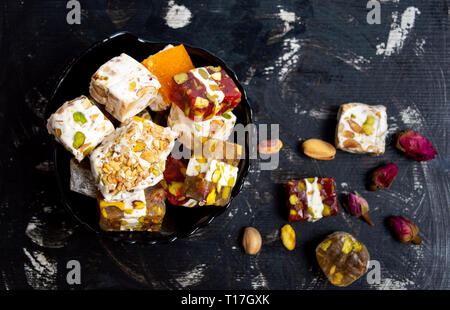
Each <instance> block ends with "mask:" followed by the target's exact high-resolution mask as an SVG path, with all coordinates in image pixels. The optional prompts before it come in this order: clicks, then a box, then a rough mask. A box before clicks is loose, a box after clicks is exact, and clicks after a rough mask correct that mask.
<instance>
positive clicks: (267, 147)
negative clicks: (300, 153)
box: [258, 139, 283, 154]
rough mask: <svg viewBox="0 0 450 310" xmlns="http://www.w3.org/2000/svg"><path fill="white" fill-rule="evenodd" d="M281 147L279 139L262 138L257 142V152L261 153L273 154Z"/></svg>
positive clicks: (281, 143)
mask: <svg viewBox="0 0 450 310" xmlns="http://www.w3.org/2000/svg"><path fill="white" fill-rule="evenodd" d="M282 147H283V142H281V140H280V139H275V140H264V141H261V142H260V143H259V144H258V152H259V153H261V154H275V153H278V152H279V151H280V149H281V148H282Z"/></svg>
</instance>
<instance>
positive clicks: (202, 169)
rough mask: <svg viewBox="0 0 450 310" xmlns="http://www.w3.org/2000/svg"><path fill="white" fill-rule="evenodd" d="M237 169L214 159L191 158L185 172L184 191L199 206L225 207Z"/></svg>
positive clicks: (234, 182)
mask: <svg viewBox="0 0 450 310" xmlns="http://www.w3.org/2000/svg"><path fill="white" fill-rule="evenodd" d="M237 174H238V168H237V167H235V166H232V165H230V164H227V163H226V162H223V161H219V160H216V159H209V160H207V159H205V158H196V157H193V158H191V159H190V160H189V164H188V167H187V170H186V180H185V184H184V190H185V193H186V196H187V197H190V198H192V199H195V200H197V201H199V205H200V206H203V205H216V206H225V205H226V204H227V203H228V202H229V201H230V197H231V191H232V189H233V187H234V185H235V184H236V180H237Z"/></svg>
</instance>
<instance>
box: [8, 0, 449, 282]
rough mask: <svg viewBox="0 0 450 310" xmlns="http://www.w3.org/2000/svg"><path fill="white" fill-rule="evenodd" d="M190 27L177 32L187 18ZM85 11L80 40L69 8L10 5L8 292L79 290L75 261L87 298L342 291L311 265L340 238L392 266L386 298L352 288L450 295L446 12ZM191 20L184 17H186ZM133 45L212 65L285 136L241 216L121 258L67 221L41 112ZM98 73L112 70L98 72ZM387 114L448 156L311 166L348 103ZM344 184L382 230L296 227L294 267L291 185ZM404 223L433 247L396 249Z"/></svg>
mask: <svg viewBox="0 0 450 310" xmlns="http://www.w3.org/2000/svg"><path fill="white" fill-rule="evenodd" d="M175 2H176V3H177V4H179V5H183V6H184V7H186V8H187V9H188V10H189V11H190V12H191V14H192V16H191V17H190V19H189V20H188V22H187V25H186V26H184V27H180V28H171V27H170V26H169V24H170V23H168V22H167V18H166V15H167V13H168V10H169V9H170V8H171V7H173V5H175ZM175 2H173V1H171V2H164V1H161V2H157V1H151V2H148V1H118V0H111V1H82V20H81V25H68V24H67V23H66V14H67V12H68V10H67V9H66V8H65V4H66V3H65V1H56V0H54V1H51V0H50V1H27V0H23V1H12V0H7V1H3V2H2V4H1V5H0V10H1V11H0V30H1V31H0V62H1V68H2V70H0V85H2V88H1V89H0V102H1V105H0V106H1V110H0V137H1V138H0V146H1V149H2V152H1V153H0V154H1V161H0V177H1V179H2V182H1V186H0V193H1V195H2V199H1V201H0V222H1V223H2V225H0V236H1V237H0V248H2V250H3V253H2V255H1V256H0V287H1V288H5V289H21V288H35V289H57V288H69V285H67V283H66V280H65V275H66V263H67V261H69V260H71V259H77V260H79V261H80V263H81V266H82V284H81V285H79V286H76V287H75V288H80V289H91V288H155V289H164V288H170V289H182V288H189V289H191V288H192V289H195V288H198V289H334V288H335V287H333V286H332V285H331V284H330V283H328V281H327V280H326V278H325V277H324V276H323V275H322V273H321V271H320V269H319V267H318V265H317V263H316V261H315V257H314V249H315V247H316V245H317V244H318V243H319V242H320V241H321V240H322V239H323V238H324V237H325V236H326V235H327V234H329V233H331V232H333V231H337V230H343V231H347V232H349V233H352V234H354V235H355V236H356V237H357V239H358V240H360V241H362V242H363V243H365V245H366V246H367V248H368V250H369V252H370V254H371V258H372V259H376V260H378V261H379V262H380V263H381V268H382V271H381V283H380V284H373V285H370V284H368V283H367V281H366V278H365V277H363V278H361V279H360V280H358V281H356V282H355V283H354V284H352V285H351V286H350V287H349V288H348V289H386V288H387V289H450V274H449V270H450V258H449V255H450V244H449V229H450V228H449V225H450V220H449V215H450V214H449V206H450V192H449V188H450V157H449V154H450V145H449V142H448V141H449V132H448V131H449V128H450V109H449V102H448V98H447V97H448V94H447V83H448V82H449V68H450V66H449V55H448V41H449V39H450V38H449V33H448V18H449V13H448V12H449V11H448V5H447V2H446V1H430V0H420V1H412V0H400V1H382V6H381V24H380V25H368V24H367V22H366V14H367V9H366V8H365V4H366V3H365V1H348V0H332V1H326V2H324V1H319V0H310V1H293V0H292V1H282V2H275V1H271V0H262V1H246V2H241V1H183V2H182V3H181V1H175ZM408 7H415V8H417V9H418V10H419V11H420V14H417V15H416V18H415V23H414V26H413V27H412V28H411V29H410V30H409V32H408V34H407V35H406V37H405V40H404V41H402V43H403V44H402V46H401V48H400V49H399V50H398V51H396V52H394V53H393V54H391V55H389V56H388V55H377V50H379V48H378V47H377V46H379V45H380V44H381V43H386V42H387V41H388V35H389V32H390V31H391V29H392V24H393V22H394V16H395V12H397V15H396V16H397V23H400V22H401V17H402V14H403V13H404V12H405V10H407V8H408ZM179 18H184V17H179ZM123 30H127V31H130V32H133V33H135V34H136V35H138V36H141V37H143V38H146V39H149V40H152V41H166V40H167V41H182V42H186V43H188V44H191V45H193V46H199V47H202V48H204V49H207V50H209V51H211V52H212V53H213V54H215V55H217V56H219V57H221V58H222V59H224V60H225V62H226V63H227V64H229V66H230V67H232V68H233V69H234V70H235V71H236V73H237V74H238V77H239V78H240V80H241V81H242V83H243V84H244V85H245V87H246V90H247V92H248V97H249V101H250V104H251V105H252V108H253V111H254V118H255V119H254V121H255V122H256V123H257V124H263V123H275V124H280V139H281V140H282V141H283V143H284V147H283V149H282V150H281V152H280V165H279V168H278V169H276V170H273V171H261V170H260V169H259V164H260V161H259V160H254V161H252V163H251V170H250V173H249V175H248V177H247V179H246V182H245V186H244V188H243V190H242V192H241V193H240V194H239V196H238V197H237V198H236V199H235V200H234V201H233V204H232V206H231V207H230V209H229V211H228V212H227V213H225V214H224V215H222V216H220V217H218V218H217V219H216V220H215V221H214V222H213V223H212V224H210V225H209V226H208V227H206V228H205V229H202V230H200V231H199V232H198V233H196V234H195V235H194V236H192V237H190V238H188V239H183V240H179V241H177V242H176V243H174V244H169V245H157V246H138V245H123V244H119V243H115V242H112V241H109V240H101V239H99V238H97V237H96V236H93V235H91V234H90V233H88V232H86V231H85V230H84V229H83V228H82V227H80V226H79V225H78V223H76V222H75V221H74V220H73V219H72V218H71V217H70V215H69V214H68V213H67V212H66V211H65V210H64V209H63V208H62V205H61V204H60V201H59V194H58V192H57V190H56V183H55V178H54V174H53V170H54V167H53V163H52V162H51V159H50V158H51V149H50V146H49V141H50V139H51V138H50V137H49V135H48V134H47V132H46V129H45V119H44V109H45V107H46V103H47V100H48V99H49V97H50V95H51V92H52V90H53V87H54V86H55V83H56V81H57V80H58V78H59V75H60V73H61V70H62V69H63V68H64V66H65V65H66V64H67V63H68V62H69V61H70V60H72V59H73V58H74V57H76V56H78V55H79V54H80V53H81V52H82V51H83V50H85V49H86V48H87V47H89V46H90V45H91V44H92V43H94V42H96V41H98V40H101V39H103V38H105V37H107V36H109V35H110V34H112V33H114V32H117V31H123ZM99 65H100V64H99ZM351 101H354V102H364V103H367V104H383V105H386V106H387V108H388V123H389V127H390V134H389V138H388V140H389V141H391V138H392V134H393V133H395V132H396V131H398V130H403V129H408V128H411V129H414V130H417V131H419V132H421V133H422V134H423V135H425V136H426V137H429V138H430V140H431V141H432V143H433V144H434V145H435V147H436V149H437V150H438V152H439V155H438V156H437V157H436V158H435V159H434V160H433V161H431V162H426V163H419V162H415V161H412V160H410V159H408V158H406V157H404V156H403V155H402V154H400V153H399V152H398V151H397V150H396V149H395V148H394V147H393V146H392V145H391V144H389V145H388V146H387V150H386V153H385V155H383V156H381V157H370V156H362V155H354V154H349V153H345V152H341V151H338V153H337V154H336V158H335V159H334V160H333V161H328V162H318V161H315V160H312V159H310V158H307V157H305V156H304V155H303V154H302V152H301V148H300V145H301V144H300V142H301V141H302V140H303V139H307V138H312V137H315V138H320V139H323V140H325V141H328V142H333V137H334V130H335V126H336V120H335V118H336V113H337V110H338V107H339V105H340V104H342V103H345V102H351ZM389 161H394V162H395V163H396V164H397V165H398V167H399V176H398V178H397V180H396V181H395V182H394V184H393V186H392V188H391V189H389V190H386V191H379V192H368V191H367V190H366V188H365V182H366V176H367V172H368V171H369V170H371V169H372V168H374V167H376V166H377V165H379V164H382V163H386V162H389ZM308 176H322V177H326V176H334V177H335V178H336V183H337V189H338V192H339V194H340V198H341V206H342V196H343V195H344V193H346V192H348V191H353V190H357V191H358V192H360V193H361V194H362V195H363V196H364V197H366V199H367V200H368V202H369V204H370V206H371V218H372V220H373V221H374V223H375V227H370V226H369V225H367V224H366V223H365V222H364V221H362V220H360V219H356V218H353V217H351V216H350V215H349V214H348V213H346V212H345V211H344V210H343V209H342V207H341V208H340V211H341V213H340V215H338V216H336V217H334V218H329V219H324V220H322V221H320V222H317V223H295V224H294V225H293V227H294V229H295V231H296V234H297V248H296V249H295V251H293V252H287V251H286V250H285V249H284V247H283V246H282V244H281V241H280V237H279V230H280V228H281V227H282V226H283V225H284V224H285V223H286V217H287V215H286V208H285V203H284V200H285V198H286V197H285V195H284V192H283V189H282V183H283V182H285V181H286V180H288V179H290V178H297V177H308ZM393 214H395V215H404V216H407V217H409V218H411V219H412V220H413V221H415V222H416V223H417V224H418V226H419V227H420V229H421V235H422V237H423V239H424V242H423V244H422V245H421V246H412V245H403V244H400V243H398V242H397V241H395V240H394V238H393V237H392V235H391V233H390V231H389V229H388V227H387V225H386V218H387V217H388V216H390V215H393ZM246 226H254V227H256V228H257V229H259V231H260V232H261V235H262V237H263V247H262V250H261V252H260V254H258V255H257V256H255V257H250V256H247V255H245V254H244V252H243V250H242V248H241V246H240V238H241V235H242V232H243V229H244V227H246Z"/></svg>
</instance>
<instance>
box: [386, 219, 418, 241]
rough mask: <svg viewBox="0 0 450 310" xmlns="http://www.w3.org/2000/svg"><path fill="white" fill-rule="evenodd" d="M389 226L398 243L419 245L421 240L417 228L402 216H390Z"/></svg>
mask: <svg viewBox="0 0 450 310" xmlns="http://www.w3.org/2000/svg"><path fill="white" fill-rule="evenodd" d="M389 225H390V226H391V228H392V229H393V230H394V232H395V234H396V235H397V238H398V240H399V241H400V242H403V243H408V242H412V243H414V244H420V243H421V242H422V238H421V237H420V236H419V235H418V234H419V227H417V226H416V225H415V224H414V223H413V222H411V221H410V220H408V219H407V218H406V217H402V216H391V217H390V218H389Z"/></svg>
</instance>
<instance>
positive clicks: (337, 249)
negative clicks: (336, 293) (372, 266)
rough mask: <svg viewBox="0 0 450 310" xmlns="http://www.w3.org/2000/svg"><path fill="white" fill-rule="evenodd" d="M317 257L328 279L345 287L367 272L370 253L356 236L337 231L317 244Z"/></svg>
mask: <svg viewBox="0 0 450 310" xmlns="http://www.w3.org/2000/svg"><path fill="white" fill-rule="evenodd" d="M316 258H317V262H318V263H319V266H320V268H321V269H322V271H323V273H324V274H325V275H326V276H327V278H328V280H329V281H330V282H331V283H332V284H333V285H336V286H341V287H344V286H348V285H350V284H351V283H353V282H354V281H356V280H357V279H358V278H360V277H361V276H363V275H364V274H365V273H366V272H367V269H368V267H369V260H370V255H369V252H368V251H367V248H366V246H365V245H364V244H362V243H361V242H359V241H358V240H356V238H355V237H354V236H352V235H351V234H349V233H346V232H342V231H337V232H334V233H332V234H331V235H329V236H328V237H326V238H325V240H323V241H322V242H321V243H320V244H319V245H318V246H317V248H316Z"/></svg>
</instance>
